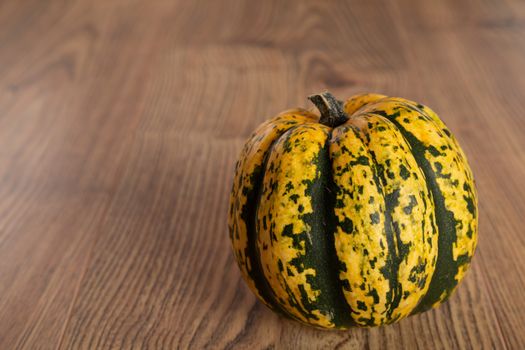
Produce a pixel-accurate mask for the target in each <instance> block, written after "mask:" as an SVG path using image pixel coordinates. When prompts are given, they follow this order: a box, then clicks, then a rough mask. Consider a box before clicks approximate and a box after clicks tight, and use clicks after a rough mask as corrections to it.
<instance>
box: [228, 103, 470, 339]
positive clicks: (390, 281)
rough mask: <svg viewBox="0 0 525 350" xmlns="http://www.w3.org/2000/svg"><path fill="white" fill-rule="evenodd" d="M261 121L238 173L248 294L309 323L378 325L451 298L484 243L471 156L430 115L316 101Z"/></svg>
mask: <svg viewBox="0 0 525 350" xmlns="http://www.w3.org/2000/svg"><path fill="white" fill-rule="evenodd" d="M310 100H311V101H312V102H313V103H314V104H315V105H316V106H317V108H318V109H319V111H320V112H321V113H320V114H321V116H320V117H319V116H318V115H317V114H315V113H313V112H311V111H308V110H304V109H293V110H288V111H286V112H283V113H281V114H279V115H278V116H276V117H275V118H273V119H271V120H269V121H267V122H265V123H264V124H262V125H261V126H260V127H259V128H258V129H257V130H256V131H255V132H254V133H253V135H252V136H251V137H250V139H249V140H248V141H247V143H246V145H245V147H244V149H243V150H242V153H241V156H240V159H239V161H238V163H237V166H236V171H235V179H234V184H233V189H232V194H231V198H230V210H229V229H230V238H231V241H232V244H233V251H234V254H235V258H236V260H237V263H238V265H239V267H240V270H241V272H242V275H243V277H244V279H245V280H246V282H247V283H248V285H249V287H250V288H251V290H252V291H253V292H254V293H255V294H256V295H257V296H258V297H259V298H260V299H261V301H262V302H263V303H264V304H266V305H267V306H268V307H269V308H271V309H272V310H274V311H276V312H279V313H280V314H282V315H285V316H287V317H290V318H292V319H295V320H297V321H300V322H302V323H305V324H309V325H313V326H316V327H322V328H339V329H344V328H348V327H352V326H379V325H384V324H389V323H393V322H396V321H398V320H400V319H402V318H404V317H406V316H409V315H413V314H416V313H419V312H423V311H426V310H428V309H430V308H432V307H435V306H437V305H439V304H441V303H443V302H444V301H445V300H447V299H448V298H449V296H450V295H451V293H452V292H453V291H454V289H455V288H456V286H457V285H458V283H459V282H460V281H461V279H463V277H464V274H465V272H466V271H467V269H468V267H469V264H470V261H471V258H472V256H473V254H474V250H475V248H476V242H477V196H476V190H475V187H474V180H473V177H472V173H471V170H470V168H469V166H468V164H467V160H466V158H465V154H464V153H463V151H462V150H461V148H460V146H459V145H458V143H457V141H456V139H455V138H454V136H453V135H452V134H451V133H450V131H449V130H448V129H447V128H446V126H445V125H444V124H443V122H442V121H441V120H440V119H439V118H438V116H437V115H436V114H435V113H434V112H433V111H432V110H430V109H429V108H428V107H426V106H423V105H421V104H418V103H415V102H412V101H408V100H405V99H402V98H393V97H386V96H383V95H378V94H363V95H357V96H354V97H352V98H350V99H349V100H347V101H346V102H344V103H343V102H340V101H338V100H336V99H335V98H334V97H333V96H332V95H331V94H329V93H323V94H319V95H314V96H310Z"/></svg>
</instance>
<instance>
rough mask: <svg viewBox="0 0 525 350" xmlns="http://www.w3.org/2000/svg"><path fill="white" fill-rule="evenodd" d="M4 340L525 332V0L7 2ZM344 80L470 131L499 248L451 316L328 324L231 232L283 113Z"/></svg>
mask: <svg viewBox="0 0 525 350" xmlns="http://www.w3.org/2000/svg"><path fill="white" fill-rule="evenodd" d="M0 89H1V94H0V179H1V181H0V193H1V195H0V218H1V219H0V348H1V349H15V348H26V349H36V348H46V349H47V348H57V347H58V348H63V349H77V348H86V349H99V348H100V349H104V348H124V349H129V348H159V349H160V348H163V349H175V348H191V349H198V348H203V347H210V348H248V349H258V348H272V347H275V348H290V349H299V348H354V347H355V348H372V349H375V348H404V349H410V348H416V347H417V348H421V349H431V348H447V349H450V348H476V349H478V348H497V349H502V348H508V349H520V348H521V349H523V348H524V347H525V326H524V325H525V316H524V309H525V277H524V275H525V274H524V273H525V270H524V268H523V265H524V264H525V258H524V255H525V238H524V237H525V236H524V226H525V220H524V217H525V215H524V213H525V200H524V198H525V186H524V178H525V151H524V149H525V97H524V91H525V4H524V3H523V2H519V1H505V2H496V1H494V2H491V1H486V2H475V1H453V0H449V1H439V2H438V1H434V2H429V1H420V2H416V1H405V0H399V1H396V2H390V1H389V2H387V1H385V2H380V1H376V0H372V1H366V2H365V1H355V2H346V1H340V2H337V1H323V2H320V1H319V2H318V1H300V0H296V1H234V0H225V1H184V0H179V1H128V0H121V1H86V0H80V1H40V0H26V1H4V2H2V3H0ZM324 89H329V90H330V91H332V92H333V93H334V94H336V95H337V96H339V97H340V98H343V97H347V96H350V95H352V94H354V93H357V92H362V91H376V92H382V93H386V94H389V95H397V96H403V97H406V98H410V99H413V100H417V101H420V102H422V103H425V104H428V105H429V106H431V107H433V108H434V109H435V110H436V111H437V112H438V113H439V114H440V115H441V117H442V118H443V120H444V121H445V122H446V123H447V124H448V126H449V127H450V129H451V130H453V132H454V133H455V134H456V135H457V137H458V139H459V140H460V142H461V144H462V145H463V147H464V149H465V151H466V153H467V155H468V157H469V160H470V164H471V165H472V168H473V170H474V173H475V176H476V180H477V186H478V191H479V197H480V208H479V209H480V233H479V245H478V250H477V254H476V257H475V259H474V261H473V265H472V269H471V271H470V272H469V274H468V276H467V277H466V280H465V282H464V283H463V284H462V286H461V287H460V288H459V291H458V292H457V293H456V294H455V295H454V296H453V297H452V299H451V300H450V302H449V303H447V304H446V305H444V306H443V307H441V308H440V309H438V310H435V311H431V312H428V313H426V314H423V315H420V316H415V317H411V318H409V319H407V320H404V321H402V322H401V323H399V324H396V325H393V326H388V327H383V328H379V329H370V330H369V329H355V330H351V331H346V332H326V331H319V330H315V329H309V328H306V327H303V326H301V325H298V324H295V323H293V322H291V321H287V320H284V319H281V318H279V317H278V316H275V315H274V314H272V313H271V312H270V311H268V310H267V309H266V308H265V307H264V306H262V304H261V303H259V302H258V301H257V300H256V299H255V297H254V296H253V295H252V294H251V292H250V291H249V290H248V288H247V287H246V286H245V285H244V283H243V282H242V280H241V277H240V273H239V271H238V269H237V267H236V265H235V263H234V260H233V257H232V253H231V250H230V242H229V240H228V235H227V226H226V217H227V205H228V195H229V190H230V186H231V181H232V175H233V167H234V163H235V160H236V158H237V155H238V153H239V151H240V148H241V147H242V145H243V142H244V141H245V139H246V138H247V136H248V135H249V134H250V133H251V131H252V130H253V129H254V128H255V127H256V126H257V125H258V124H259V123H261V122H262V121H263V120H265V119H266V118H268V117H269V116H272V115H274V114H275V113H277V112H279V111H281V110H283V109H286V108H288V107H294V106H308V104H307V101H306V96H307V95H308V94H310V93H314V92H318V91H322V90H324Z"/></svg>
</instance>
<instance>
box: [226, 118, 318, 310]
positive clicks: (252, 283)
mask: <svg viewBox="0 0 525 350" xmlns="http://www.w3.org/2000/svg"><path fill="white" fill-rule="evenodd" d="M303 112H306V113H305V115H301V114H300V113H303ZM310 121H313V114H312V113H309V112H307V111H304V110H290V111H287V112H283V113H280V114H279V115H278V116H276V117H275V118H273V119H271V120H269V121H267V122H266V123H264V124H262V125H261V126H260V127H259V128H258V129H257V130H256V131H255V132H254V133H253V134H252V135H251V137H250V139H249V140H248V141H247V142H246V144H245V147H244V148H243V150H242V152H241V157H240V160H239V162H238V163H237V165H236V171H235V180H234V182H233V188H232V194H231V197H230V214H229V230H230V239H231V241H232V246H233V251H234V255H235V258H236V260H237V264H238V265H239V267H240V269H241V274H242V276H243V278H244V279H245V280H246V282H247V284H248V286H249V287H250V289H251V290H252V291H253V292H254V293H255V294H256V295H257V296H258V297H259V299H261V300H262V301H263V303H264V304H265V305H266V306H267V307H269V308H270V309H272V310H275V311H278V312H280V313H283V311H282V310H281V308H280V306H279V304H278V303H276V302H275V300H274V299H273V297H272V294H271V292H270V290H269V288H267V286H265V283H264V281H265V280H264V276H263V274H262V270H261V267H260V263H259V261H258V259H256V254H254V253H255V232H254V228H255V226H254V221H255V215H254V213H255V204H256V199H257V198H258V197H257V196H258V191H259V186H260V182H261V181H262V176H263V175H264V172H263V169H264V164H265V161H266V158H267V155H268V153H269V150H270V148H271V147H272V145H273V144H274V143H275V142H276V141H277V140H278V138H279V137H280V136H281V135H282V134H283V133H284V132H286V131H287V130H289V129H290V128H291V127H294V126H295V125H298V124H299V123H302V122H310Z"/></svg>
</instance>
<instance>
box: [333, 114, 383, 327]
mask: <svg viewBox="0 0 525 350" xmlns="http://www.w3.org/2000/svg"><path fill="white" fill-rule="evenodd" d="M330 154H331V158H332V168H333V179H334V183H335V185H336V203H335V206H334V212H335V215H336V219H337V225H336V231H335V249H336V253H337V258H338V260H339V261H340V264H339V266H340V268H339V270H340V271H339V278H340V280H341V283H342V285H343V293H344V295H345V298H346V300H347V303H348V304H349V305H350V308H351V310H352V318H353V319H354V320H355V322H356V323H357V324H358V325H360V326H372V325H374V324H376V323H381V322H380V321H379V322H376V320H379V319H381V318H382V317H383V316H382V315H384V313H385V312H386V308H385V305H386V298H387V296H386V292H387V291H386V290H387V288H388V286H387V285H388V281H387V279H386V278H385V276H384V275H383V274H382V273H381V271H380V270H381V268H383V267H384V266H385V265H386V264H387V261H386V258H385V257H386V256H387V255H388V251H387V246H386V233H385V230H384V222H385V216H384V212H385V198H384V194H383V188H382V185H381V183H380V181H379V179H378V176H377V173H376V168H375V167H374V166H373V161H372V159H371V155H370V152H368V149H367V147H366V145H365V144H364V142H363V141H362V140H361V136H360V131H359V129H358V128H357V127H355V126H353V125H348V124H346V125H343V126H340V127H338V128H336V129H335V130H334V135H333V137H332V140H331V145H330ZM369 255H373V256H374V259H370V258H369Z"/></svg>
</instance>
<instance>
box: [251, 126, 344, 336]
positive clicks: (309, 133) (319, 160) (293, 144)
mask: <svg viewBox="0 0 525 350" xmlns="http://www.w3.org/2000/svg"><path fill="white" fill-rule="evenodd" d="M329 134H330V129H329V128H328V127H326V126H323V125H320V124H303V125H299V126H297V127H296V128H293V129H291V130H289V131H288V132H286V133H285V134H283V135H282V137H281V138H280V139H279V141H277V142H276V143H275V145H274V147H273V148H272V151H271V153H270V155H269V158H268V164H267V167H266V171H265V175H264V178H263V184H262V186H261V192H262V195H261V198H260V201H259V207H258V209H257V214H256V216H257V232H258V237H257V247H258V251H259V253H260V259H261V264H262V266H263V272H264V275H265V277H266V280H267V281H268V283H269V285H270V288H271V289H272V291H273V292H274V294H275V296H276V299H277V300H278V301H279V303H280V304H281V305H282V306H283V308H284V309H285V310H286V311H287V312H288V313H290V314H292V315H293V316H294V318H296V319H299V320H300V321H302V322H305V323H310V324H312V325H317V326H320V327H326V328H334V327H339V328H341V327H345V326H350V325H351V319H350V317H349V314H350V313H349V310H347V309H348V307H347V306H346V303H345V302H344V298H342V294H341V289H340V287H339V284H338V283H337V278H335V277H336V276H333V275H334V272H333V271H332V272H331V269H330V267H331V266H330V262H331V259H330V257H329V256H328V253H329V250H328V247H329V245H330V241H329V236H330V235H329V233H328V232H327V227H326V226H325V222H324V221H325V220H324V219H325V214H326V207H325V206H326V203H325V199H326V198H325V197H326V186H327V179H326V177H325V176H324V175H325V174H324V172H325V171H326V170H329V167H330V163H329V159H328V154H327V149H326V144H327V140H328V137H329ZM331 276H333V277H334V278H331Z"/></svg>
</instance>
